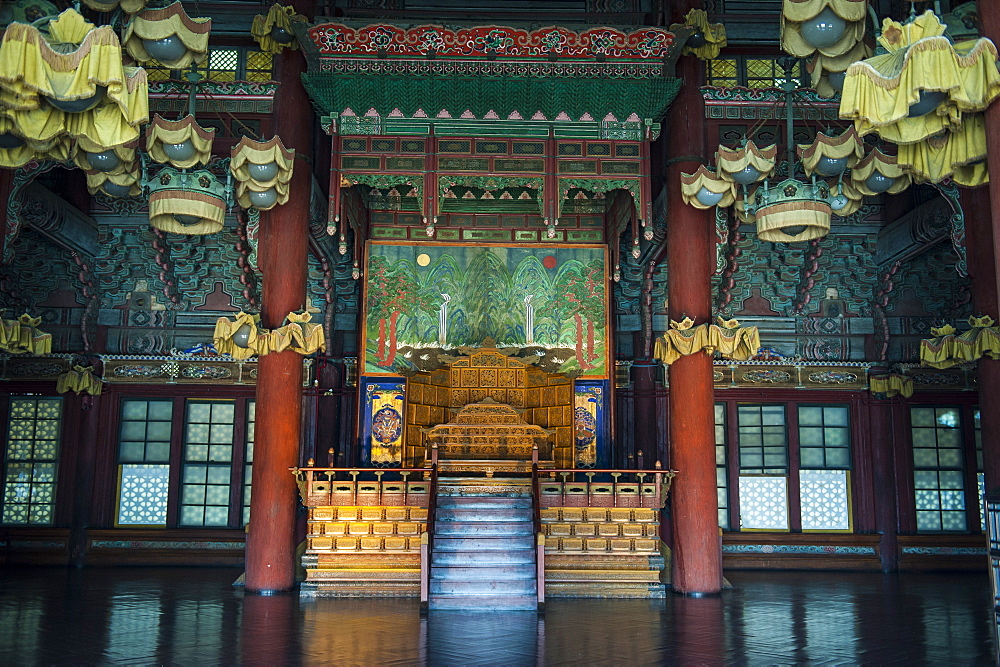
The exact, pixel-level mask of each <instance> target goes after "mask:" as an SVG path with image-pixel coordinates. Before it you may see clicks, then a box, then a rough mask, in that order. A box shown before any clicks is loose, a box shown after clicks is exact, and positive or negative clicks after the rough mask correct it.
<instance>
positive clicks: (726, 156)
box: [716, 141, 778, 185]
mask: <svg viewBox="0 0 1000 667" xmlns="http://www.w3.org/2000/svg"><path fill="white" fill-rule="evenodd" d="M777 154H778V147H777V146H776V145H771V146H767V147H765V148H757V145H756V144H755V143H754V142H752V141H748V142H746V143H745V144H744V145H743V146H741V147H740V148H727V147H726V146H719V149H718V153H717V159H716V163H717V164H718V166H719V176H721V177H722V178H725V179H727V180H731V181H733V182H735V183H738V184H739V185H750V184H752V183H756V182H758V181H762V180H764V179H765V178H768V177H769V176H770V175H771V174H773V173H774V167H775V164H776V161H775V156H777Z"/></svg>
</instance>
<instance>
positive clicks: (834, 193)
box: [827, 179, 865, 218]
mask: <svg viewBox="0 0 1000 667" xmlns="http://www.w3.org/2000/svg"><path fill="white" fill-rule="evenodd" d="M827 187H829V188H830V209H831V210H832V211H833V214H834V215H837V216H840V217H841V218H846V217H847V216H849V215H852V214H854V213H857V211H858V209H860V208H861V206H862V204H864V201H865V196H864V195H863V194H861V192H859V191H858V189H857V188H856V187H854V185H853V184H852V183H851V181H850V179H843V180H842V181H836V180H831V181H827ZM836 198H840V203H843V204H844V205H843V206H842V207H840V208H837V207H836V203H837V202H836V201H835V199H836Z"/></svg>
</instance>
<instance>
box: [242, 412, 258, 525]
mask: <svg viewBox="0 0 1000 667" xmlns="http://www.w3.org/2000/svg"><path fill="white" fill-rule="evenodd" d="M256 422H257V403H256V402H255V401H249V402H248V403H247V434H246V459H245V463H244V465H243V525H244V526H245V525H247V524H248V523H250V478H251V474H250V473H251V472H252V471H253V441H254V435H255V432H256V428H255V426H256Z"/></svg>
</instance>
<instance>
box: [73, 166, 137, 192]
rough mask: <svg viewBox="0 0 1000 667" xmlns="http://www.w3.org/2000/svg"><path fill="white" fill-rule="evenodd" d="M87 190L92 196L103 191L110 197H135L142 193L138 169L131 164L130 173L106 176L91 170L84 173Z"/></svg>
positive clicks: (124, 172)
mask: <svg viewBox="0 0 1000 667" xmlns="http://www.w3.org/2000/svg"><path fill="white" fill-rule="evenodd" d="M84 174H85V175H86V177H87V190H88V191H89V192H90V194H92V195H94V194H97V193H98V192H101V191H103V192H104V193H105V194H107V195H109V196H111V197H126V196H131V197H136V196H138V195H140V194H141V193H142V187H141V186H140V184H139V167H138V165H137V164H135V163H132V165H131V170H130V171H123V172H120V173H117V174H114V173H112V174H107V173H104V172H100V171H95V170H93V169H91V170H87V171H85V172H84Z"/></svg>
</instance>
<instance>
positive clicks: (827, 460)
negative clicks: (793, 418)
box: [799, 405, 851, 470]
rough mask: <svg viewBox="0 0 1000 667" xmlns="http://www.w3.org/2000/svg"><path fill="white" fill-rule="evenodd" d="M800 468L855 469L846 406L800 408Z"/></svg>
mask: <svg viewBox="0 0 1000 667" xmlns="http://www.w3.org/2000/svg"><path fill="white" fill-rule="evenodd" d="M799 466H800V467H802V468H838V469H845V470H846V469H848V468H850V467H851V435H850V429H849V428H848V409H847V406H846V405H826V406H818V405H816V406H812V405H811V406H800V407H799Z"/></svg>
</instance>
